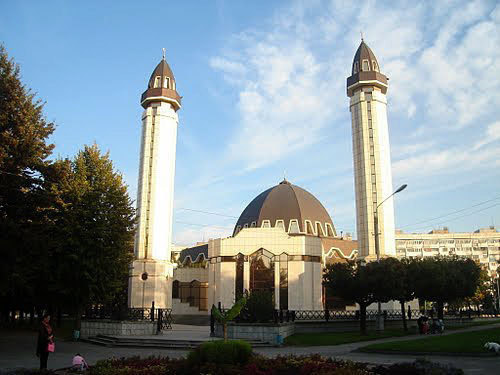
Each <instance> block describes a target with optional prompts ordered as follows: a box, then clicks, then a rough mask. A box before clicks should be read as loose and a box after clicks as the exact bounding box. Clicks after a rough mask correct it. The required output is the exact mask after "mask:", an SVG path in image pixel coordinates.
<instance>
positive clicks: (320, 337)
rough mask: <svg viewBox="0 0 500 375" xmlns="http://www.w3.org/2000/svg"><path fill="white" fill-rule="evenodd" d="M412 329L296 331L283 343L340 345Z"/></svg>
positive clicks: (411, 331) (395, 335)
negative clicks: (379, 331) (365, 332)
mask: <svg viewBox="0 0 500 375" xmlns="http://www.w3.org/2000/svg"><path fill="white" fill-rule="evenodd" d="M414 333H415V332H414V330H411V329H410V330H409V331H408V332H405V331H403V330H402V329H386V330H385V331H384V332H382V333H378V332H373V331H369V332H368V334H367V335H362V334H360V333H359V331H355V332H324V333H296V334H294V335H292V336H288V337H287V338H286V339H285V345H290V346H319V345H340V344H349V343H352V342H359V341H369V340H377V339H383V338H387V337H401V336H407V335H412V334H414Z"/></svg>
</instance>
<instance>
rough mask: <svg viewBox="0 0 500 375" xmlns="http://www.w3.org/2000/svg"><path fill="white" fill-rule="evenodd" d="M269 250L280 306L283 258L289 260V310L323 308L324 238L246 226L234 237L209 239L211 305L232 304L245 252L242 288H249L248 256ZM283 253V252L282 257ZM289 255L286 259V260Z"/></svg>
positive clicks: (276, 297)
mask: <svg viewBox="0 0 500 375" xmlns="http://www.w3.org/2000/svg"><path fill="white" fill-rule="evenodd" d="M261 249H263V250H265V251H266V252H267V253H269V254H270V255H271V256H272V258H273V262H274V300H275V307H276V309H279V308H280V295H279V294H280V262H286V263H287V265H286V266H287V271H288V272H287V293H288V309H289V310H321V309H322V308H323V307H322V266H321V259H322V258H321V256H322V244H321V238H319V237H316V236H308V235H289V234H287V233H286V232H285V231H284V229H282V228H244V229H242V230H241V231H240V232H239V233H238V234H237V235H236V236H235V237H229V238H223V239H222V238H219V239H215V240H210V241H209V244H208V254H209V258H210V263H209V268H208V285H209V290H208V305H209V306H211V305H212V304H215V305H217V304H218V303H219V302H220V303H221V305H222V307H225V308H228V307H231V306H232V305H233V304H234V302H235V299H236V292H235V285H236V262H235V261H234V260H233V257H235V256H237V255H238V254H242V255H243V256H244V257H245V261H244V263H243V289H244V290H250V289H251V287H250V272H251V270H250V261H249V258H248V257H249V256H251V255H252V254H254V253H255V252H257V251H259V250H261ZM280 255H284V256H283V257H280ZM285 259H286V260H285Z"/></svg>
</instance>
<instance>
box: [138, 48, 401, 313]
mask: <svg viewBox="0 0 500 375" xmlns="http://www.w3.org/2000/svg"><path fill="white" fill-rule="evenodd" d="M387 82H388V79H387V77H386V76H385V75H383V74H382V73H380V71H379V64H378V62H377V59H376V57H375V55H374V54H373V52H372V51H371V49H370V48H369V47H368V46H367V44H366V43H365V42H364V41H361V44H360V45H359V48H358V50H357V51H356V54H355V56H354V59H353V63H352V69H351V76H350V77H348V78H347V96H348V97H349V98H350V111H351V118H352V124H351V126H352V138H353V161H354V176H355V184H354V185H355V193H356V219H357V238H358V241H353V240H352V239H351V238H350V237H349V236H343V235H339V234H338V233H337V231H336V229H335V225H334V222H333V220H332V218H331V217H330V215H329V214H328V212H327V210H326V209H325V208H324V206H323V205H322V204H321V202H320V201H319V200H318V199H316V198H315V197H314V195H313V194H311V193H310V192H308V191H306V190H305V189H303V188H301V187H299V186H296V185H294V184H293V183H292V182H290V181H287V180H286V179H284V180H283V181H281V182H280V183H279V184H277V185H276V186H273V187H270V188H269V189H267V190H266V191H264V192H262V193H260V194H258V195H257V196H256V197H255V198H254V199H253V200H252V201H251V202H250V203H249V204H248V206H247V207H246V208H245V209H244V210H243V212H242V213H241V215H240V217H239V219H238V221H237V222H236V223H235V226H234V231H233V234H232V236H230V237H228V238H217V239H211V240H209V241H208V243H203V244H198V245H197V246H194V247H190V248H186V249H182V250H176V249H175V248H173V246H172V245H171V242H172V241H171V239H172V216H173V197H174V191H173V189H174V176H175V157H176V152H175V151H176V150H175V149H176V141H177V127H178V123H179V121H178V116H177V111H178V110H180V108H181V97H180V95H179V94H178V92H177V91H176V82H175V78H174V75H173V73H172V70H171V69H170V67H169V65H168V64H167V62H166V60H165V56H164V57H163V59H162V60H161V62H160V63H159V64H158V66H157V67H156V68H155V70H154V71H153V74H152V75H151V78H150V80H149V83H148V88H147V90H146V91H145V92H144V93H143V94H142V97H141V105H142V106H143V108H144V112H143V115H142V142H141V157H140V169H139V184H138V187H139V188H138V199H137V214H138V228H137V233H136V239H135V248H134V261H133V263H132V264H131V267H130V278H129V300H128V301H129V306H130V307H150V306H151V303H152V302H153V301H154V303H155V306H157V307H166V308H172V314H174V315H206V314H208V313H209V310H210V306H212V304H216V305H217V304H219V303H220V305H221V306H223V307H230V306H232V304H233V303H234V302H235V300H236V299H237V298H238V297H239V296H241V295H242V294H243V293H244V291H250V292H252V291H257V290H268V291H270V292H272V293H273V296H274V303H275V307H276V309H289V310H322V309H324V308H325V306H328V307H329V308H345V305H343V304H342V301H338V300H336V299H335V298H333V297H331V296H327V295H326V293H325V290H324V289H323V287H322V271H323V268H324V267H325V266H326V265H327V264H328V263H331V262H342V261H346V260H348V259H355V258H357V257H358V256H359V257H362V258H364V259H366V260H367V261H370V260H373V259H374V256H375V247H374V242H373V233H374V230H375V229H374V221H373V216H374V212H375V211H378V228H379V240H380V248H379V251H380V253H379V254H380V255H381V256H384V255H386V254H387V255H389V256H390V255H394V254H395V246H394V241H395V240H394V212H393V211H394V210H393V206H392V198H390V199H389V200H388V201H387V202H385V203H384V205H383V206H380V205H381V202H383V201H385V200H384V198H387V197H388V196H389V195H390V194H391V193H392V176H391V164H390V148H389V132H388V124H387V111H386V105H387V101H386V93H387V87H388V83H387ZM377 209H378V210H377Z"/></svg>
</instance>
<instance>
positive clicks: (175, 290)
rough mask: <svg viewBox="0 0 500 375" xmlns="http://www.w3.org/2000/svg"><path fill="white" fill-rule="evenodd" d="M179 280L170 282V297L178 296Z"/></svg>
mask: <svg viewBox="0 0 500 375" xmlns="http://www.w3.org/2000/svg"><path fill="white" fill-rule="evenodd" d="M179 284H180V283H179V280H174V282H173V283H172V298H179V286H180V285H179Z"/></svg>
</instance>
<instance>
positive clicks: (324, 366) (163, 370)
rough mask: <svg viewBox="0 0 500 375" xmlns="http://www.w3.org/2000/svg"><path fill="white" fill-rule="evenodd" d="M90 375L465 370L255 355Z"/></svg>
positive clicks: (115, 365) (113, 368)
mask: <svg viewBox="0 0 500 375" xmlns="http://www.w3.org/2000/svg"><path fill="white" fill-rule="evenodd" d="M88 374H89V375H132V374H134V375H136V374H137V375H192V374H212V375H237V374H243V375H287V374H296V375H311V374H315V375H400V374H412V375H426V374H432V375H462V374H463V371H462V370H459V369H455V368H451V367H445V366H441V365H439V364H436V363H432V362H428V361H416V362H413V363H399V364H395V365H391V366H376V367H374V366H369V365H367V364H363V363H356V362H351V361H339V360H334V359H331V358H324V357H321V356H319V355H310V356H278V357H276V358H266V357H262V356H260V355H253V356H252V357H251V358H250V359H249V361H248V363H246V364H239V365H234V364H224V363H219V364H216V363H212V362H207V363H203V364H200V363H196V362H192V361H189V360H188V359H170V358H159V357H149V358H143V359H141V358H139V357H131V358H121V359H111V360H106V361H100V362H98V364H97V365H95V366H93V367H92V368H91V369H90V370H89V372H88Z"/></svg>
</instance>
